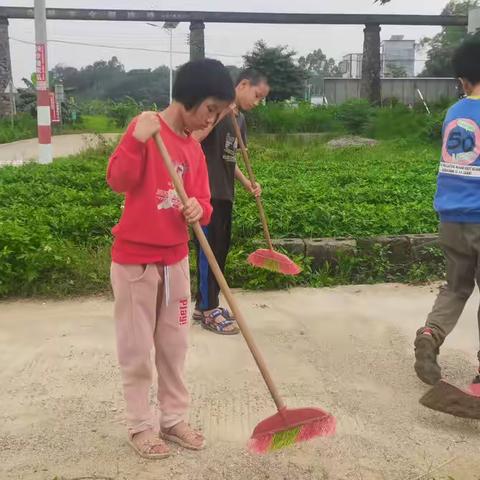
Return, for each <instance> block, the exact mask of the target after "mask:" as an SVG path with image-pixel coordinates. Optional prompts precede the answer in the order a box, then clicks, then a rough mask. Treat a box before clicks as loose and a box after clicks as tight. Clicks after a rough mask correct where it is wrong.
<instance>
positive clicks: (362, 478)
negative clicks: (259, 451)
mask: <svg viewBox="0 0 480 480" xmlns="http://www.w3.org/2000/svg"><path fill="white" fill-rule="evenodd" d="M435 294H436V287H408V286H399V285H378V286H368V287H342V288H335V289H321V290H315V289H295V290H292V291H289V292H271V293H240V294H239V301H240V303H241V306H242V307H243V308H244V310H245V313H246V315H247V318H248V319H249V322H250V324H251V326H252V328H253V330H254V332H255V334H256V336H257V337H258V342H259V344H260V345H261V346H262V347H263V349H264V350H265V354H266V357H267V359H268V361H269V363H270V365H271V368H272V371H273V374H274V377H275V378H276V379H277V380H278V383H279V386H280V390H281V392H283V394H284V395H285V397H286V399H287V403H288V404H289V406H291V407H296V406H319V407H322V408H324V409H326V410H328V411H330V412H331V413H333V414H334V415H335V416H336V418H337V421H338V427H337V434H336V436H335V437H333V438H329V439H316V440H314V441H311V442H308V443H304V444H301V445H297V446H294V447H292V448H289V449H286V450H283V451H280V452H276V453H272V454H269V455H264V456H256V455H251V454H249V453H248V452H247V451H246V448H245V446H246V441H247V439H248V438H249V435H250V433H251V431H252V429H253V427H254V426H255V425H256V423H257V422H258V421H260V420H261V419H263V418H265V417H267V416H269V415H271V414H272V413H274V407H273V404H272V402H271V400H270V398H269V396H268V393H267V391H266V388H265V386H264V384H263V383H262V380H261V377H260V376H259V374H258V372H257V371H256V369H255V366H254V363H253V361H252V359H251V357H250V354H249V352H248V350H247V348H246V346H245V343H244V342H243V340H242V338H241V337H221V336H217V335H214V334H212V333H210V332H206V331H204V330H202V329H201V328H200V327H199V326H197V325H193V326H192V328H191V344H192V347H191V350H190V353H189V362H188V382H189V386H190V388H191V393H192V401H193V404H192V411H191V418H190V421H191V423H192V424H194V425H196V426H199V427H202V428H203V430H204V431H205V433H206V436H207V438H208V442H209V444H208V448H207V449H206V450H205V451H203V452H199V453H197V452H185V451H182V450H181V449H174V456H173V457H171V458H169V459H167V460H162V461H156V462H151V461H147V460H143V459H141V458H139V457H137V456H136V455H135V454H134V453H133V451H131V450H130V447H129V446H128V445H127V443H126V441H125V440H126V435H125V433H126V432H125V426H124V422H123V400H122V394H121V389H120V379H119V373H118V369H117V365H116V356H115V348H114V336H113V323H112V318H111V317H112V303H111V301H110V300H109V299H104V298H100V299H99V298H95V299H84V300H75V301H63V302H50V301H49V302H27V301H20V302H8V303H2V304H0V345H1V349H0V365H1V369H0V405H1V407H2V408H1V409H0V478H1V479H2V480H7V479H22V480H33V479H35V480H37V479H38V480H43V479H45V480H53V479H62V480H63V479H69V480H71V479H80V478H82V479H97V480H99V479H109V480H110V479H114V480H154V479H155V480H156V479H176V480H187V479H188V480H189V479H192V480H193V479H198V480H217V479H219V480H220V479H229V480H230V479H231V480H256V479H262V480H263V479H265V480H266V479H268V480H303V479H305V480H313V479H315V480H327V479H332V480H333V479H338V480H339V479H348V480H350V479H351V480H377V479H378V480H384V479H387V480H397V479H398V480H399V479H407V480H420V479H430V478H435V479H437V480H440V479H450V478H454V479H456V480H474V479H475V480H478V479H479V478H480V455H479V453H480V452H479V440H478V438H479V434H480V427H479V424H478V423H477V422H475V421H471V420H463V419H457V418H454V417H450V416H447V415H443V414H440V413H437V412H432V411H429V410H427V409H425V408H423V407H422V406H420V405H419V404H418V399H419V397H420V396H421V395H422V394H423V393H424V392H425V391H426V387H425V386H424V385H423V384H421V383H420V382H419V381H418V380H417V379H416V377H415V375H414V373H413V368H412V347H411V343H412V339H413V336H414V332H415V329H416V327H417V326H418V325H419V324H421V323H422V322H423V320H424V318H425V316H426V314H427V313H428V311H429V309H430V307H431V304H432V301H433V299H434V297H435ZM477 304H478V298H475V299H473V300H472V301H471V303H470V304H469V305H468V307H467V309H466V311H465V313H464V316H463V317H462V321H461V323H460V324H459V327H458V328H457V330H456V331H455V333H454V334H453V335H452V336H451V337H450V338H449V339H448V342H447V344H446V346H445V347H444V348H443V350H442V356H441V363H442V366H443V367H444V373H445V375H446V376H447V377H449V378H450V379H452V380H454V381H456V382H458V383H460V384H466V383H468V382H469V380H470V379H471V378H472V375H473V374H474V371H475V367H476V365H475V359H476V352H477V349H478V328H477V322H476V307H477Z"/></svg>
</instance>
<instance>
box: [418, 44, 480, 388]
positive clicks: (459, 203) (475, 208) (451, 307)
mask: <svg viewBox="0 0 480 480" xmlns="http://www.w3.org/2000/svg"><path fill="white" fill-rule="evenodd" d="M452 63H453V67H454V70H455V74H456V76H457V77H458V78H459V79H460V81H461V83H462V85H463V89H464V91H465V93H466V95H467V97H466V98H463V99H462V100H460V101H458V102H457V103H456V104H455V105H454V106H453V107H452V108H450V110H449V111H448V113H447V116H446V118H445V122H444V126H443V147H442V158H441V161H440V169H439V174H438V184H437V192H436V195H435V203H434V205H435V210H436V211H437V212H438V215H439V217H440V228H439V240H440V245H441V246H442V249H443V250H444V253H445V256H446V260H447V283H446V285H445V286H443V287H442V288H441V289H440V293H439V295H438V297H437V300H436V301H435V304H434V306H433V309H432V311H431V313H430V314H429V316H428V318H427V322H426V325H425V326H424V327H422V328H420V329H419V330H418V331H417V336H416V339H415V371H416V373H417V376H418V377H419V378H420V380H422V381H423V382H425V383H427V384H429V385H434V384H435V383H436V382H437V381H438V380H440V378H441V369H440V366H439V365H438V363H437V355H438V354H439V348H440V346H441V345H442V343H443V342H444V340H445V338H446V336H447V335H448V334H449V333H450V332H451V331H452V330H453V329H454V327H455V325H456V324H457V322H458V319H459V317H460V315H461V313H462V311H463V308H464V306H465V304H466V302H467V300H468V299H469V297H470V295H471V294H472V292H473V289H474V287H475V281H477V284H479V285H480V39H479V38H478V37H476V38H474V39H469V40H467V41H465V42H464V43H463V44H462V45H461V46H460V47H459V48H458V50H457V51H456V52H455V54H454V56H453V62H452ZM478 320H479V327H480V310H479V313H478ZM478 358H479V360H480V352H479V355H478ZM474 382H475V383H480V376H477V377H476V378H475V380H474Z"/></svg>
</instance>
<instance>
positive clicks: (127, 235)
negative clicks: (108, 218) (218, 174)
mask: <svg viewBox="0 0 480 480" xmlns="http://www.w3.org/2000/svg"><path fill="white" fill-rule="evenodd" d="M159 118H160V123H161V130H160V134H161V136H162V139H163V141H164V142H165V146H166V147H167V149H168V151H169V152H170V155H171V157H172V160H173V162H174V163H175V165H176V167H177V172H178V173H179V174H180V176H181V177H182V178H183V184H184V187H185V190H186V192H187V195H188V196H189V197H195V198H196V199H197V200H198V202H199V203H200V205H201V206H202V208H203V217H202V219H201V222H200V223H201V224H202V225H205V224H207V223H208V222H209V221H210V216H211V214H212V207H211V205H210V188H209V184H208V173H207V166H206V162H205V156H204V154H203V151H202V147H201V146H200V144H199V143H198V142H197V141H196V140H194V139H193V138H192V137H191V136H188V137H182V136H180V135H178V134H176V133H175V132H174V131H173V130H172V129H171V128H170V127H169V126H168V125H167V123H166V122H165V121H164V120H163V119H162V118H161V117H159ZM136 121H137V120H136V119H134V120H133V121H132V123H131V124H130V125H129V127H128V129H127V131H126V132H125V135H124V136H123V138H122V140H121V141H120V143H119V145H118V147H117V148H116V149H115V152H113V155H112V156H111V157H110V160H109V163H108V169H107V182H108V184H109V185H110V187H111V188H112V189H113V190H114V191H116V192H119V193H125V194H126V195H125V208H124V210H123V214H122V218H121V219H120V222H119V223H118V224H117V225H116V226H115V227H114V228H113V229H112V233H113V234H114V236H115V241H114V243H113V247H112V260H113V261H114V262H116V263H124V264H147V263H161V264H163V265H172V264H174V263H177V262H179V261H180V260H182V259H183V258H184V257H185V256H186V255H187V254H188V240H189V236H188V227H187V224H186V222H185V219H184V217H183V214H182V213H181V212H180V210H179V207H180V206H181V202H180V199H179V198H178V196H177V194H176V192H175V188H174V186H173V183H172V182H171V180H170V178H169V175H168V171H167V169H166V168H165V166H164V164H163V159H162V156H161V155H160V153H159V152H158V149H157V146H156V144H155V141H154V139H153V138H151V139H149V140H147V142H146V143H142V142H140V141H138V140H137V139H136V138H135V137H134V136H133V131H134V128H135V124H136Z"/></svg>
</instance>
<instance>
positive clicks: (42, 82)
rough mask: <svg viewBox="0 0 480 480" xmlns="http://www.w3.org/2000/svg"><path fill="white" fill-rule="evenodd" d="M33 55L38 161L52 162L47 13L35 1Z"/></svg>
mask: <svg viewBox="0 0 480 480" xmlns="http://www.w3.org/2000/svg"><path fill="white" fill-rule="evenodd" d="M34 15H35V44H36V47H35V54H36V72H37V128H38V161H39V163H43V164H46V163H51V162H52V127H51V119H50V97H49V93H48V62H47V12H46V9H45V0H35V3H34Z"/></svg>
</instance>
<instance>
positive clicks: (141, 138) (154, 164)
mask: <svg viewBox="0 0 480 480" xmlns="http://www.w3.org/2000/svg"><path fill="white" fill-rule="evenodd" d="M234 97H235V93H234V88H233V84H232V80H231V78H230V75H229V73H228V71H227V70H226V68H225V67H224V66H223V65H222V64H221V63H220V62H218V61H216V60H210V59H205V60H198V61H194V62H189V63H187V64H185V65H183V66H182V67H181V68H180V69H179V71H178V73H177V76H176V80H175V84H174V86H173V100H174V101H173V102H172V104H171V105H170V106H169V107H168V108H167V109H166V110H164V111H163V112H161V113H160V114H158V113H155V112H144V113H142V114H141V115H140V116H139V117H137V118H136V119H134V120H133V121H132V123H131V124H130V126H129V127H128V129H127V131H126V133H125V135H124V136H123V138H122V140H121V142H120V144H119V145H118V147H117V148H116V150H115V152H114V153H113V155H112V156H111V158H110V161H109V165H108V170H107V181H108V184H109V185H110V187H111V188H112V189H113V190H115V191H116V192H119V193H124V194H125V208H124V211H123V214H122V218H121V219H120V222H119V223H118V225H116V226H115V227H114V228H113V230H112V232H113V234H114V236H115V240H114V243H113V247H112V266H111V281H112V288H113V293H114V296H115V308H114V317H115V328H116V337H117V351H118V359H119V364H120V370H121V375H122V381H123V389H124V397H125V402H126V414H127V423H128V432H129V443H130V444H131V445H132V447H133V448H134V449H135V450H136V451H137V452H138V453H139V454H140V455H141V456H143V457H145V458H165V457H167V456H168V455H169V453H170V452H169V448H168V446H167V445H166V444H165V442H164V440H169V441H173V442H176V443H178V444H180V445H181V446H183V447H185V448H189V449H193V450H199V449H201V448H203V447H204V446H205V439H204V437H203V436H202V434H201V433H200V432H197V431H195V430H193V429H192V428H191V427H190V426H189V425H188V424H187V423H186V414H187V410H188V404H189V397H188V391H187V388H186V386H185V382H184V365H185V356H186V353H187V333H188V323H189V318H190V314H189V310H190V275H189V266H188V240H189V236H188V227H187V223H194V222H196V221H200V223H202V224H204V225H205V224H208V222H209V220H210V216H211V212H212V207H211V205H210V190H209V184H208V174H207V167H206V163H205V157H204V154H203V152H202V148H201V146H200V144H199V143H198V142H197V141H196V140H194V139H193V138H192V137H191V136H190V135H189V134H188V132H191V131H194V130H198V129H202V128H206V127H208V125H210V124H212V123H214V122H215V120H216V118H217V116H218V115H219V113H220V112H222V111H223V110H224V109H225V108H226V107H227V106H228V105H229V104H231V103H232V101H233V100H234ZM157 133H160V135H161V137H162V139H163V141H164V143H165V145H166V147H167V149H168V150H169V152H170V154H171V156H172V159H173V161H174V163H175V164H176V168H177V172H178V173H179V174H180V176H181V177H182V179H183V183H184V186H185V190H186V192H187V195H188V197H189V201H188V204H187V205H186V207H185V208H184V207H183V206H182V204H181V202H180V200H179V198H178V197H177V195H176V192H175V189H174V186H173V184H172V182H171V180H170V178H169V175H168V171H167V170H166V168H165V166H164V164H163V159H162V157H161V155H160V154H159V152H158V150H157V146H156V144H155V141H154V139H153V138H152V137H153V136H154V135H156V134H157ZM152 349H153V350H154V352H155V366H156V371H157V382H158V385H157V387H158V394H157V395H158V407H159V410H160V425H159V426H157V425H155V422H154V418H155V416H154V415H153V414H152V411H151V408H150V404H149V390H150V386H151V384H152V373H153V364H152V363H153V362H152V361H151V357H150V354H151V351H152ZM159 429H160V432H159V433H157V432H158V430H159Z"/></svg>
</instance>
